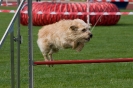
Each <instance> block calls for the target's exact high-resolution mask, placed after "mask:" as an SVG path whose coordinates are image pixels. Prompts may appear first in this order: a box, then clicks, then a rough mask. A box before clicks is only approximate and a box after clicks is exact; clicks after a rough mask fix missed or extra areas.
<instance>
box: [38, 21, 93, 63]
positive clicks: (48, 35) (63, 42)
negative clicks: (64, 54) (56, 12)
mask: <svg viewBox="0 0 133 88" xmlns="http://www.w3.org/2000/svg"><path fill="white" fill-rule="evenodd" d="M91 38H92V33H91V31H90V25H89V24H87V23H85V22H84V21H83V20H81V19H74V20H61V21H59V22H56V23H53V24H50V25H46V26H43V27H42V28H41V29H40V30H39V32H38V39H37V44H38V47H39V48H40V51H41V52H42V54H43V56H44V60H45V61H53V60H54V59H53V57H52V54H53V53H56V52H58V51H59V50H60V49H67V48H72V49H74V50H76V51H81V50H82V48H83V47H84V44H85V43H86V42H88V41H89V40H90V39H91Z"/></svg>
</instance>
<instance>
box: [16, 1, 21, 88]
mask: <svg viewBox="0 0 133 88" xmlns="http://www.w3.org/2000/svg"><path fill="white" fill-rule="evenodd" d="M17 2H18V6H19V4H20V0H17ZM17 28H18V29H17V79H16V80H17V83H16V86H17V88H20V43H21V36H20V10H19V11H18V25H17Z"/></svg>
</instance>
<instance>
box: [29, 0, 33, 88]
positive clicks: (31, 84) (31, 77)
mask: <svg viewBox="0 0 133 88" xmlns="http://www.w3.org/2000/svg"><path fill="white" fill-rule="evenodd" d="M28 16H29V19H28V40H29V88H33V39H32V38H33V35H32V0H28Z"/></svg>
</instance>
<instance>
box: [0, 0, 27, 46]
mask: <svg viewBox="0 0 133 88" xmlns="http://www.w3.org/2000/svg"><path fill="white" fill-rule="evenodd" d="M24 2H25V0H22V1H21V3H20V4H19V6H18V8H17V10H16V13H15V14H14V16H13V18H12V20H11V21H10V23H9V25H8V27H7V29H6V31H5V33H4V35H3V37H2V39H1V41H0V47H1V46H2V44H3V43H4V41H5V39H6V37H7V35H8V33H9V32H11V31H13V30H10V27H11V25H12V24H13V23H14V21H15V20H16V17H17V15H18V12H19V11H20V9H21V8H22V5H23V4H24Z"/></svg>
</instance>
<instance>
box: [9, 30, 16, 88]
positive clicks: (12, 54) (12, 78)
mask: <svg viewBox="0 0 133 88" xmlns="http://www.w3.org/2000/svg"><path fill="white" fill-rule="evenodd" d="M10 48H11V51H10V52H11V88H15V76H14V32H13V31H12V32H11V33H10Z"/></svg>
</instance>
